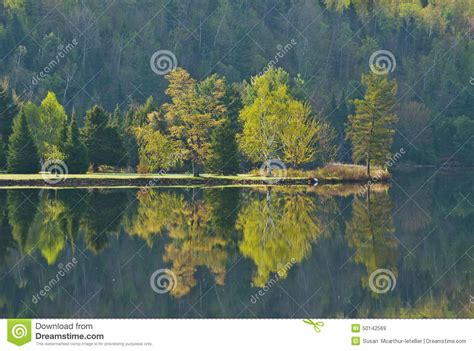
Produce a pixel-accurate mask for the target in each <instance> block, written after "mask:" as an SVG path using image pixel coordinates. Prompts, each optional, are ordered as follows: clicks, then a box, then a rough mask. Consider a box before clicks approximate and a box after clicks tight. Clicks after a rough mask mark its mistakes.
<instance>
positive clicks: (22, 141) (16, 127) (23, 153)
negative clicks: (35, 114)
mask: <svg viewBox="0 0 474 351" xmlns="http://www.w3.org/2000/svg"><path fill="white" fill-rule="evenodd" d="M39 164H40V162H39V155H38V149H37V148H36V145H35V143H34V142H33V137H32V135H31V131H30V127H29V125H28V121H27V120H26V116H25V115H24V114H23V113H22V112H21V113H20V115H19V116H18V117H17V118H15V120H14V122H13V131H12V135H11V136H10V139H9V146H8V155H7V169H8V172H10V173H25V174H29V173H37V172H38V171H39Z"/></svg>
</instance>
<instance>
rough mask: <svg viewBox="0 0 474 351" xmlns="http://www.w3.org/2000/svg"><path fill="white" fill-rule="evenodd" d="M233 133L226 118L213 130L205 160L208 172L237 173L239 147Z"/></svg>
mask: <svg viewBox="0 0 474 351" xmlns="http://www.w3.org/2000/svg"><path fill="white" fill-rule="evenodd" d="M235 134H236V132H235V130H234V129H233V128H232V125H231V123H230V122H229V121H228V120H225V121H224V123H223V124H222V125H221V126H219V127H217V128H216V129H215V130H214V132H213V133H212V136H211V147H210V156H209V159H208V161H207V162H206V169H207V171H208V172H210V173H216V174H224V175H229V174H237V173H239V163H240V158H239V148H238V146H237V141H236V140H235Z"/></svg>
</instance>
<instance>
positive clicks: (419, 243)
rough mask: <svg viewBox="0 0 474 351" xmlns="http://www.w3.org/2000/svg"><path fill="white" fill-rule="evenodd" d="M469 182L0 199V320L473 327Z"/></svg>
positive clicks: (462, 177) (417, 180) (435, 175)
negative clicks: (275, 320) (450, 323)
mask: <svg viewBox="0 0 474 351" xmlns="http://www.w3.org/2000/svg"><path fill="white" fill-rule="evenodd" d="M472 179H473V178H472V173H469V172H463V173H462V174H461V173H459V174H453V173H443V172H442V171H441V172H439V171H436V170H435V169H433V170H425V171H423V172H420V171H417V172H416V173H414V172H412V173H399V174H396V175H395V178H394V182H393V183H392V184H391V186H390V187H389V188H388V187H386V188H384V187H375V188H372V189H371V190H370V191H364V189H363V188H362V189H361V187H359V186H353V187H329V188H324V187H272V188H264V187H260V188H239V187H230V188H194V189H190V188H178V189H177V188H174V189H170V188H168V189H165V188H156V189H149V190H147V191H140V189H76V190H38V189H15V190H13V189H12V190H8V189H3V190H0V318H3V317H34V318H38V317H41V318H47V317H74V318H81V317H84V318H88V317H120V318H127V317H129V318H145V317H150V318H151V317H154V318H159V317H172V318H174V317H182V318H195V317H197V318H201V317H203V318H211V317H221V318H234V317H237V318H256V317H259V318H260V317H261V318H270V317H281V318H289V317H294V318H305V317H313V318H314V317H328V318H329V317H333V318H365V317H369V318H370V317H387V318H399V317H402V318H426V317H430V318H434V317H445V318H448V317H449V318H461V317H473V316H474V305H473V304H472V302H473V301H472V299H473V298H472V296H473V295H474V284H473V283H474V274H473V273H474V269H473V268H474V247H473V245H474V237H473V233H474V231H473V228H474V205H473V204H474V193H473V183H472ZM355 193H357V194H358V195H355ZM380 269H383V270H384V271H377V270H380ZM158 270H161V271H158ZM155 272H156V273H155ZM374 272H381V276H380V275H377V274H376V273H374ZM154 273H155V274H154ZM372 273H374V274H372ZM371 276H372V279H371ZM151 278H153V279H151ZM170 284H171V285H170Z"/></svg>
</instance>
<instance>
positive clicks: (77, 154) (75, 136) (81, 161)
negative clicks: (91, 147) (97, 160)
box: [64, 115, 89, 174]
mask: <svg viewBox="0 0 474 351" xmlns="http://www.w3.org/2000/svg"><path fill="white" fill-rule="evenodd" d="M64 151H65V154H66V160H65V161H66V164H67V167H68V170H69V173H72V174H80V173H86V172H87V169H88V168H89V157H88V154H87V147H86V145H84V143H83V142H82V140H81V139H80V135H79V127H78V126H77V121H76V116H75V115H73V116H72V121H71V124H70V125H69V128H68V130H67V139H66V143H65V147H64Z"/></svg>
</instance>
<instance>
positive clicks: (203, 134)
mask: <svg viewBox="0 0 474 351" xmlns="http://www.w3.org/2000/svg"><path fill="white" fill-rule="evenodd" d="M166 79H167V80H168V82H169V85H168V88H167V89H166V94H168V96H170V97H171V103H168V104H164V105H163V108H164V110H165V117H166V120H167V122H168V125H169V131H170V134H171V135H172V136H173V137H174V138H176V139H177V140H181V141H182V142H183V145H184V147H185V151H186V154H187V155H186V156H187V158H188V159H190V160H191V163H192V166H193V174H194V175H195V176H198V175H199V171H200V169H201V168H202V165H203V164H204V161H205V160H206V159H207V158H208V157H209V150H210V147H211V142H210V136H211V133H212V130H213V129H214V128H215V127H217V126H219V125H220V120H221V118H222V117H223V115H224V114H225V113H226V112H227V109H226V107H225V105H224V103H223V101H222V99H223V97H224V94H225V81H224V79H221V78H219V77H217V76H216V75H212V76H211V77H208V78H206V79H205V80H204V81H202V82H199V83H198V82H197V81H196V80H195V79H194V78H192V77H191V76H190V75H189V73H188V72H187V71H186V70H184V69H183V68H178V69H176V70H173V71H171V73H170V74H168V75H167V76H166Z"/></svg>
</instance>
